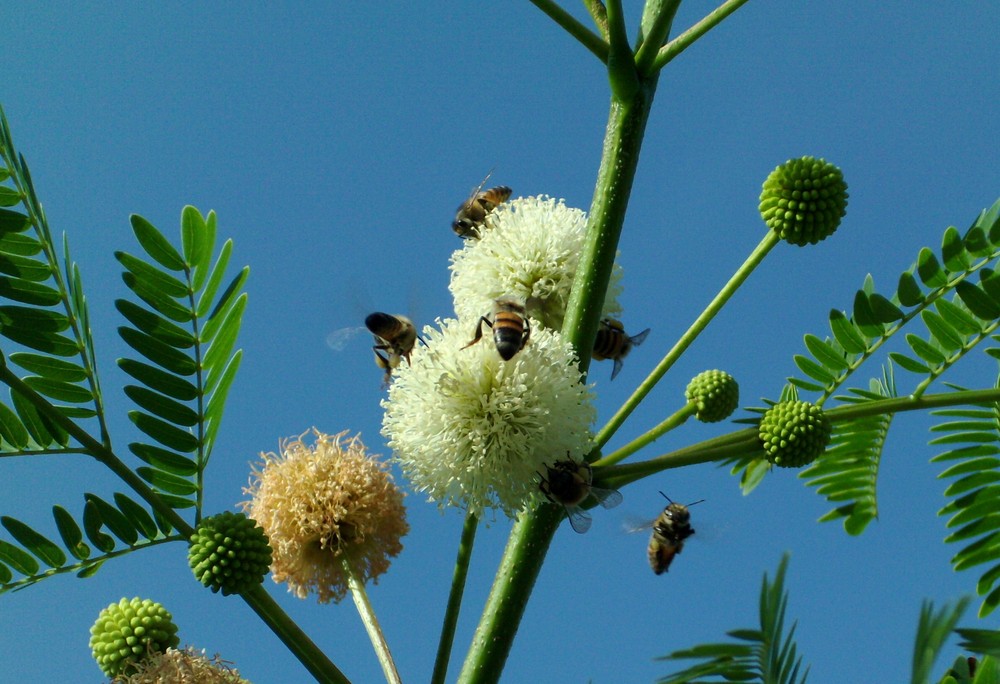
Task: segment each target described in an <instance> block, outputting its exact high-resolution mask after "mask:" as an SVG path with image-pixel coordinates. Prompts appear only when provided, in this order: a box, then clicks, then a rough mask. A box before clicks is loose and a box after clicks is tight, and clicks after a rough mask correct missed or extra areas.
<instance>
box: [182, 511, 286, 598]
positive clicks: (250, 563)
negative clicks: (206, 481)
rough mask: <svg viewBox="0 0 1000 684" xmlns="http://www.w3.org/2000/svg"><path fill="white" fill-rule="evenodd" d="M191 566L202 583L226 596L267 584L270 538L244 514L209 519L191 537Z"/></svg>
mask: <svg viewBox="0 0 1000 684" xmlns="http://www.w3.org/2000/svg"><path fill="white" fill-rule="evenodd" d="M188 564H189V565H190V566H191V570H192V571H193V572H194V576H195V577H196V578H198V581H199V582H201V583H202V584H204V585H205V586H206V587H208V588H210V589H211V590H212V591H213V592H217V591H219V590H220V589H221V590H222V595H223V596H228V595H229V594H238V593H239V592H241V591H244V590H246V589H250V588H252V587H255V586H257V585H258V584H260V583H261V582H263V581H264V576H265V575H266V574H267V571H268V568H270V567H271V547H270V545H268V542H267V535H265V534H264V530H263V529H262V528H261V527H259V526H258V525H257V523H256V522H255V521H254V520H252V519H250V518H248V517H247V516H246V515H244V514H243V513H233V512H231V511H226V512H224V513H219V514H218V515H213V516H211V517H209V518H205V519H204V520H202V521H201V523H200V524H199V525H198V529H196V530H195V532H194V534H193V535H191V546H190V547H188Z"/></svg>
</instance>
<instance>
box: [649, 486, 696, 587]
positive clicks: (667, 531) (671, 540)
mask: <svg viewBox="0 0 1000 684" xmlns="http://www.w3.org/2000/svg"><path fill="white" fill-rule="evenodd" d="M660 494H662V495H663V498H664V499H666V500H667V501H669V502H670V503H669V504H668V505H667V507H666V508H664V509H663V512H662V513H660V515H659V517H658V518H657V519H656V520H655V521H654V522H653V534H652V535H650V537H649V547H648V548H647V549H646V552H647V554H648V555H649V565H650V567H651V568H653V572H655V573H656V574H657V575H662V574H663V573H665V572H666V571H667V569H668V568H669V567H670V563H671V562H672V561H673V560H674V556H676V555H677V554H678V553H680V552H681V551H683V550H684V540H685V539H687V538H688V537H690V536H691V535H692V534H694V528H693V527H691V513H690V512H689V511H688V506H694V504H699V503H701V502H702V501H704V499H701V500H700V501H695V502H694V503H690V504H688V505H687V506H685V505H684V504H679V503H674V502H673V500H671V498H670V497H669V496H667V495H666V494H663V492H660Z"/></svg>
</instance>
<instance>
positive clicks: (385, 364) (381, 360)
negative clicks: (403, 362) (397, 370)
mask: <svg viewBox="0 0 1000 684" xmlns="http://www.w3.org/2000/svg"><path fill="white" fill-rule="evenodd" d="M372 351H374V352H375V365H376V366H378V367H379V368H383V369H385V370H387V371H388V370H389V369H390V368H392V363H390V361H389V357H387V356H385V355H383V354H381V353H379V352H383V351H389V345H387V344H376V345H375V346H373V347H372Z"/></svg>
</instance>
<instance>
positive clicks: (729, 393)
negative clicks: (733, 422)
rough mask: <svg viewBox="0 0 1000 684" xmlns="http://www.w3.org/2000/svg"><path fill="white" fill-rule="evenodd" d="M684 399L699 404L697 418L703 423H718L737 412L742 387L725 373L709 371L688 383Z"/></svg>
mask: <svg viewBox="0 0 1000 684" xmlns="http://www.w3.org/2000/svg"><path fill="white" fill-rule="evenodd" d="M684 397H685V398H686V399H687V400H688V401H689V402H692V401H693V402H695V404H697V406H698V411H697V413H695V414H694V415H695V418H697V419H698V420H700V421H701V422H703V423H717V422H719V421H720V420H725V419H726V418H728V417H729V416H731V415H732V414H733V411H735V410H736V406H737V405H738V404H739V403H740V386H739V385H738V384H737V382H736V380H735V379H734V378H733V376H732V375H730V374H729V373H726V372H725V371H720V370H707V371H705V372H704V373H699V374H698V375H696V376H694V378H693V379H692V380H691V382H689V383H688V386H687V389H686V390H684Z"/></svg>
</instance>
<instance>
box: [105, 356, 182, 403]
mask: <svg viewBox="0 0 1000 684" xmlns="http://www.w3.org/2000/svg"><path fill="white" fill-rule="evenodd" d="M118 367H119V368H121V369H122V370H123V371H125V372H126V373H128V374H129V375H131V376H132V377H133V378H135V379H136V380H138V381H139V382H141V383H143V384H144V385H146V386H147V387H149V388H150V389H154V390H156V391H157V392H162V393H163V394H165V395H167V396H168V397H172V398H174V399H177V400H179V401H191V400H192V399H195V398H197V397H198V396H200V392H199V391H198V388H197V387H195V386H194V385H192V384H191V383H190V382H188V381H187V380H185V379H184V378H181V377H178V376H176V375H173V374H171V373H168V372H166V371H162V370H160V369H159V368H154V367H153V366H150V365H148V364H145V363H142V362H141V361H134V360H132V359H118Z"/></svg>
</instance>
